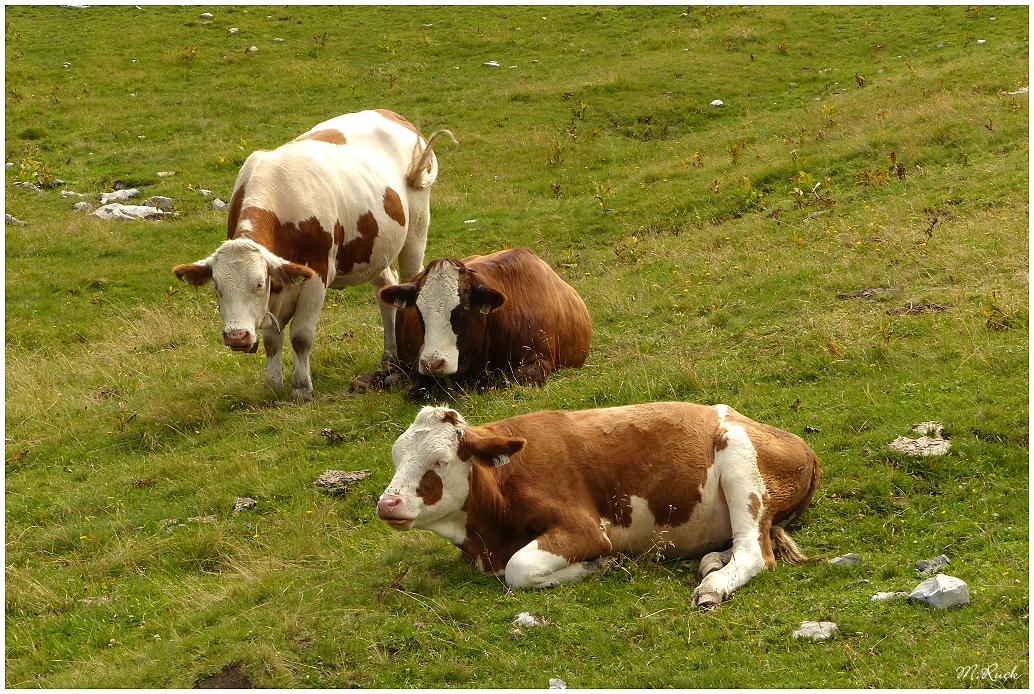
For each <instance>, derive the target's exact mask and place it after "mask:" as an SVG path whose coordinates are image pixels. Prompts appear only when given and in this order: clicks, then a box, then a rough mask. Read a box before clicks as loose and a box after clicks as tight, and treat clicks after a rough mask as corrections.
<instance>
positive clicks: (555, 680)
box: [549, 677, 567, 689]
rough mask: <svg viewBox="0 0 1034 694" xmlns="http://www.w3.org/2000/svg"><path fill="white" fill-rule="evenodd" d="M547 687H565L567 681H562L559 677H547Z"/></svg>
mask: <svg viewBox="0 0 1034 694" xmlns="http://www.w3.org/2000/svg"><path fill="white" fill-rule="evenodd" d="M549 688H550V689H567V682H564V681H563V680H562V679H560V678H559V677H550V678H549Z"/></svg>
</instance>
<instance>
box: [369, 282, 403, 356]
mask: <svg viewBox="0 0 1034 694" xmlns="http://www.w3.org/2000/svg"><path fill="white" fill-rule="evenodd" d="M398 283H399V278H398V275H396V274H395V271H394V270H392V269H391V266H390V265H389V266H388V267H386V268H384V270H383V271H382V272H381V274H379V275H377V277H374V278H373V279H372V280H370V284H371V285H372V286H373V294H374V297H375V298H376V296H377V292H379V291H380V290H381V288H382V287H387V286H388V285H392V284H398ZM377 306H378V307H379V308H380V310H381V324H382V325H383V326H384V352H383V353H381V364H382V365H387V364H389V363H391V362H393V361H398V349H397V347H396V344H395V307H394V306H389V305H388V304H386V303H384V302H383V301H380V300H378V301H377Z"/></svg>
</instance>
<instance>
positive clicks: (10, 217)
mask: <svg viewBox="0 0 1034 694" xmlns="http://www.w3.org/2000/svg"><path fill="white" fill-rule="evenodd" d="M4 221H5V222H6V223H7V224H11V225H13V226H16V227H23V226H25V225H26V224H28V222H23V221H22V220H20V219H18V218H17V217H15V216H14V215H13V214H7V213H4Z"/></svg>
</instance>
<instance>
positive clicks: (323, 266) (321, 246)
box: [233, 207, 332, 284]
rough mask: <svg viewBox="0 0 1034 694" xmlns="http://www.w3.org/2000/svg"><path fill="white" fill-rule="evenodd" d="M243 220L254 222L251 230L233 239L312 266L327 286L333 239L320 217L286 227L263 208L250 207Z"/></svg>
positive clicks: (247, 208)
mask: <svg viewBox="0 0 1034 694" xmlns="http://www.w3.org/2000/svg"><path fill="white" fill-rule="evenodd" d="M241 217H242V218H243V219H247V220H248V221H250V222H251V229H249V230H248V231H242V232H240V233H239V234H235V235H234V236H233V238H241V237H243V238H249V239H251V240H252V241H254V242H255V243H258V244H260V245H262V246H265V247H266V248H267V249H268V250H269V251H270V252H271V253H273V254H274V255H278V256H280V257H281V258H283V259H284V260H289V261H291V262H293V263H296V264H298V265H305V266H308V267H309V268H311V269H312V270H313V271H314V272H315V273H316V274H317V275H319V276H320V279H321V280H323V283H324V284H326V283H327V271H328V268H329V261H328V258H329V257H330V248H331V242H332V238H331V235H330V234H328V233H327V232H326V231H325V230H324V229H323V227H322V226H321V225H320V223H319V220H318V219H316V217H309V218H308V219H305V220H302V221H301V222H298V223H297V224H294V223H293V222H288V223H286V224H283V223H281V222H280V220H279V219H278V218H277V216H276V215H275V214H273V213H272V212H270V211H269V210H263V209H262V208H260V207H246V208H245V209H244V210H243V211H242V212H241Z"/></svg>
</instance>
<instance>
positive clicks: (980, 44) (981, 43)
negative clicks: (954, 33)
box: [977, 39, 986, 46]
mask: <svg viewBox="0 0 1034 694" xmlns="http://www.w3.org/2000/svg"><path fill="white" fill-rule="evenodd" d="M984 43H986V41H984V39H977V45H978V46H982V45H984Z"/></svg>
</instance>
